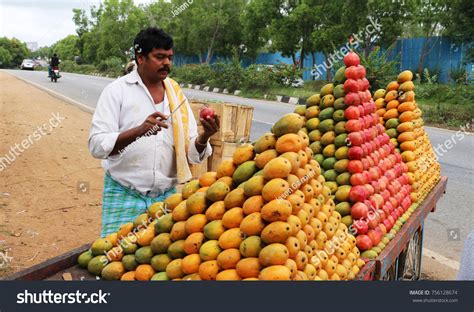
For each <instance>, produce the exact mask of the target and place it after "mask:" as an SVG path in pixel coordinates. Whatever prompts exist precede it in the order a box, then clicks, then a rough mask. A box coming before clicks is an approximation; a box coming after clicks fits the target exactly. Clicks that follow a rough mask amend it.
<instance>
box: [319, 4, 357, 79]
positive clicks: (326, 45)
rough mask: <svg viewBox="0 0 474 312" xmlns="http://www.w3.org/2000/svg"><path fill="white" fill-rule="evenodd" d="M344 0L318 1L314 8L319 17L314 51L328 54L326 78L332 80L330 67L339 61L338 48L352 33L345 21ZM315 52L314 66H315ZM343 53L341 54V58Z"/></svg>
mask: <svg viewBox="0 0 474 312" xmlns="http://www.w3.org/2000/svg"><path fill="white" fill-rule="evenodd" d="M344 2H345V1H344V0H335V1H318V3H316V4H315V6H314V9H315V12H316V14H315V15H317V16H318V17H319V18H318V20H317V23H316V26H315V29H314V30H313V32H312V42H313V51H314V52H316V51H318V52H323V53H324V55H325V56H326V61H325V65H326V66H325V67H326V80H328V81H330V80H332V77H331V70H330V68H331V67H332V66H333V65H335V64H336V63H339V61H340V60H339V61H338V60H337V59H334V57H335V56H338V53H337V52H338V50H339V49H340V48H341V46H342V45H344V43H346V42H347V41H348V39H349V36H350V33H349V32H348V31H347V30H346V28H345V25H344V21H343V10H342V9H343V8H344ZM314 52H313V53H311V55H312V56H313V67H314V63H315V62H314ZM341 57H342V55H339V58H341Z"/></svg>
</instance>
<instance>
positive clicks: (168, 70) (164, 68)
mask: <svg viewBox="0 0 474 312" xmlns="http://www.w3.org/2000/svg"><path fill="white" fill-rule="evenodd" d="M159 71H160V72H162V71H167V72H170V71H171V69H170V68H169V67H163V68H162V69H160V70H159Z"/></svg>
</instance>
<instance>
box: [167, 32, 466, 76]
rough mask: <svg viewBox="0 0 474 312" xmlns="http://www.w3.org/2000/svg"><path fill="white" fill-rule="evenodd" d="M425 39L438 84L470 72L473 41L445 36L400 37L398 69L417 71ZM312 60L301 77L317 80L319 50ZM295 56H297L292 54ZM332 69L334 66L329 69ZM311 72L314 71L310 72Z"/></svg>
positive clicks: (276, 59) (271, 60)
mask: <svg viewBox="0 0 474 312" xmlns="http://www.w3.org/2000/svg"><path fill="white" fill-rule="evenodd" d="M427 40H428V49H427V53H426V57H425V60H424V64H423V68H428V70H430V71H431V72H435V73H437V74H439V81H440V82H442V83H447V82H449V72H450V70H451V69H454V68H459V67H460V66H464V67H465V68H466V71H467V73H468V75H470V76H472V74H473V66H472V65H473V64H472V63H466V62H465V57H464V56H465V54H466V51H467V49H468V48H469V47H471V46H472V45H473V44H474V43H468V44H466V43H462V44H455V43H454V42H452V40H451V39H450V38H446V37H430V38H407V39H400V40H398V41H397V42H396V44H395V46H394V50H393V53H391V55H392V57H394V56H395V55H398V56H399V57H400V68H399V71H402V70H406V69H409V70H412V71H417V69H418V63H419V60H420V56H421V53H422V50H423V44H424V43H425V42H426V41H427ZM314 56H315V63H314V64H313V58H312V57H311V55H306V56H305V58H304V61H303V67H304V68H305V69H306V70H305V71H304V74H303V79H304V80H321V79H325V78H326V70H325V69H323V67H324V66H320V67H319V68H320V72H321V75H320V77H315V76H314V75H312V74H311V71H312V69H314V68H315V67H316V66H318V65H322V64H324V62H325V56H324V54H323V53H320V52H318V53H315V55H314ZM296 57H297V58H299V55H296ZM218 60H219V57H218V56H214V57H213V58H212V62H211V63H214V62H216V61H218ZM174 62H175V64H176V65H177V66H181V65H185V64H196V63H199V58H198V57H197V56H183V55H177V56H176V57H175V61H174ZM280 62H282V63H286V64H293V61H292V59H291V57H284V56H282V55H281V54H280V53H260V54H259V55H258V56H257V58H256V59H255V61H251V60H248V59H244V60H243V61H242V65H243V66H245V67H247V66H249V65H251V64H253V63H255V64H267V65H276V64H278V63H280ZM333 70H334V69H333ZM313 74H314V71H313Z"/></svg>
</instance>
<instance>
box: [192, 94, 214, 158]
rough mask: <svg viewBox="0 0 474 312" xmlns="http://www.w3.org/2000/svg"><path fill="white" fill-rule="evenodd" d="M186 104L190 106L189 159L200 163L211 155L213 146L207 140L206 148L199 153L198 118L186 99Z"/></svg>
mask: <svg viewBox="0 0 474 312" xmlns="http://www.w3.org/2000/svg"><path fill="white" fill-rule="evenodd" d="M186 106H187V108H188V116H189V117H188V135H189V147H188V161H189V163H190V164H200V163H201V162H202V161H203V160H204V159H205V158H207V157H209V156H211V154H212V147H211V144H210V143H209V141H208V142H207V146H206V148H205V149H204V150H203V151H202V153H199V152H198V151H197V149H196V139H197V137H198V127H197V123H196V119H194V115H193V111H192V110H191V106H190V105H189V103H188V101H187V100H186Z"/></svg>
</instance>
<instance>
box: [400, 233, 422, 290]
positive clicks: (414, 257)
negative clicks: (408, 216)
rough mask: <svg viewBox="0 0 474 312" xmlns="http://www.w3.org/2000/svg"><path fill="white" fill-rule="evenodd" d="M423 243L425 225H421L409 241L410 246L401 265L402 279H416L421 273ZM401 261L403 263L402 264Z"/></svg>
mask: <svg viewBox="0 0 474 312" xmlns="http://www.w3.org/2000/svg"><path fill="white" fill-rule="evenodd" d="M422 243H423V227H420V228H419V229H418V230H417V231H416V232H415V234H413V237H412V238H411V239H410V242H409V243H408V248H407V250H406V252H405V255H404V258H405V259H404V261H401V262H402V263H403V266H402V267H400V273H401V274H400V276H399V279H401V280H410V281H416V280H419V279H420V275H421V248H422ZM402 263H401V264H402Z"/></svg>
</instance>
